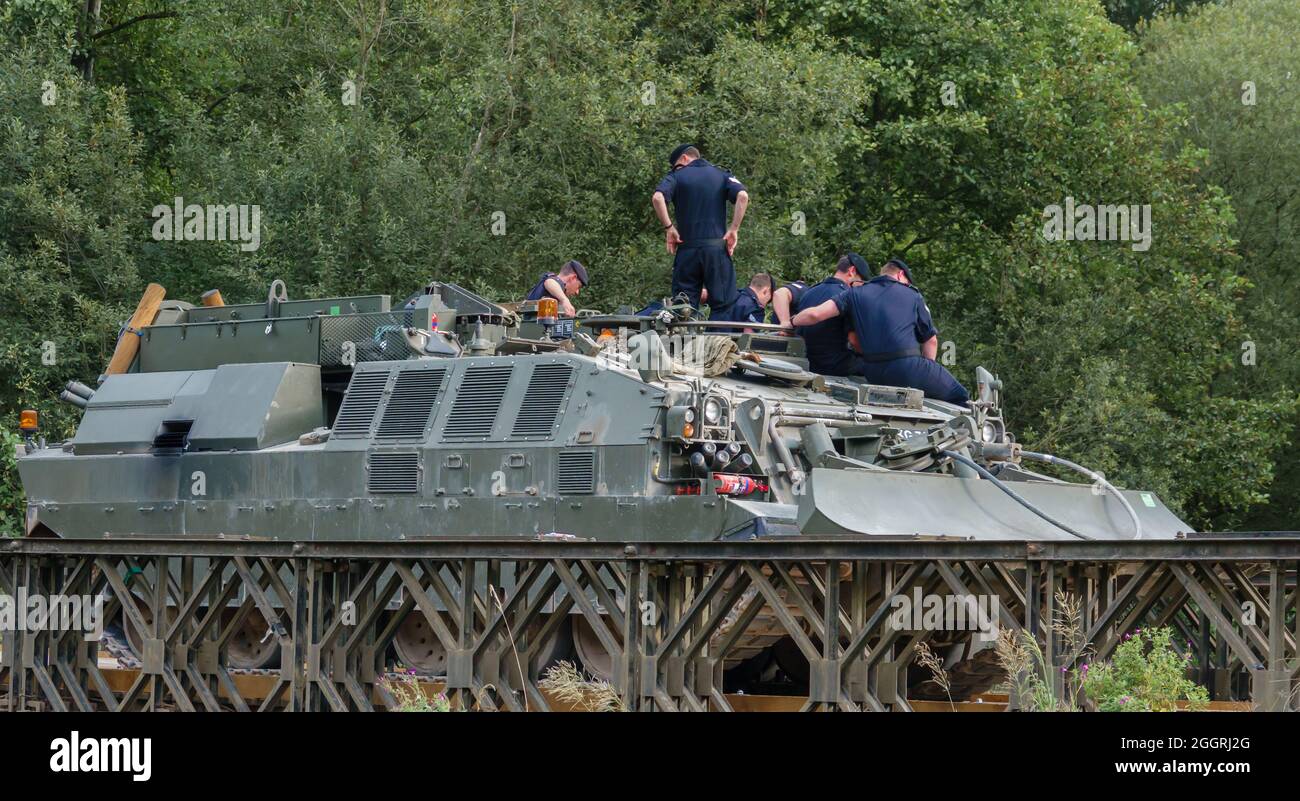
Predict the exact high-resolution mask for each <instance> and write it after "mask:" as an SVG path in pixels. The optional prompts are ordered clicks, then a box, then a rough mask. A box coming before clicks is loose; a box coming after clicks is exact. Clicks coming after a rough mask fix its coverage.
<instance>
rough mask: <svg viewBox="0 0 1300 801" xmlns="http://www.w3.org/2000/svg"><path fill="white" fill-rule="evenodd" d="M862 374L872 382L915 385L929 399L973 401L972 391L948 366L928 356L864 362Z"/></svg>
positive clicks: (960, 402) (902, 385) (898, 385)
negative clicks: (955, 376) (968, 389)
mask: <svg viewBox="0 0 1300 801" xmlns="http://www.w3.org/2000/svg"><path fill="white" fill-rule="evenodd" d="M862 374H863V375H864V376H866V379H867V381H869V382H871V383H872V384H886V385H888V386H891V387H912V388H913V389H919V390H921V391H922V392H924V393H925V396H926V397H927V398H934V399H935V400H941V401H947V402H948V403H955V404H957V405H959V406H961V405H964V404H965V403H966V402H967V401H969V400H970V393H969V392H967V391H966V388H965V387H963V386H962V385H961V384H960V383H959V382H958V381H957V379H955V378H953V376H952V373H950V372H948V370H947V368H945V367H944V366H943V365H942V364H939V363H938V362H936V361H934V360H932V359H927V358H925V357H924V356H904V357H903V358H901V359H890V360H889V361H887V362H863V365H862Z"/></svg>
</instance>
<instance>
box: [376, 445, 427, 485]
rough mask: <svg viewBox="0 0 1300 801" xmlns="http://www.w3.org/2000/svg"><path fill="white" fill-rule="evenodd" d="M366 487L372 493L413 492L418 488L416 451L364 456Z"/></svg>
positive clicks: (418, 467) (418, 465) (417, 456)
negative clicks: (366, 471) (366, 469)
mask: <svg viewBox="0 0 1300 801" xmlns="http://www.w3.org/2000/svg"><path fill="white" fill-rule="evenodd" d="M366 467H367V468H368V469H369V470H368V476H367V478H366V489H367V490H368V491H370V492H374V493H413V492H419V490H420V455H419V454H418V453H372V454H370V455H369V456H367V458H366Z"/></svg>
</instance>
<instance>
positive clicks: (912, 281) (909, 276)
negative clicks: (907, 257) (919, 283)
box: [885, 259, 916, 286]
mask: <svg viewBox="0 0 1300 801" xmlns="http://www.w3.org/2000/svg"><path fill="white" fill-rule="evenodd" d="M891 264H892V265H894V266H895V267H897V268H898V269H900V270H902V271H903V275H905V276H907V283H909V284H912V285H913V286H915V285H916V279H914V278H912V269H911V268H910V267H908V266H907V262H905V261H903V260H902V259H890V260H889V261H887V262H885V266H886V267H888V266H889V265H891Z"/></svg>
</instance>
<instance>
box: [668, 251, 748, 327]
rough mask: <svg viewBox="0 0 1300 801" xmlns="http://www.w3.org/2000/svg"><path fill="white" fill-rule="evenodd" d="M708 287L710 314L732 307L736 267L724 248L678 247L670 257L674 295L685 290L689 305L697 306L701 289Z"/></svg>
mask: <svg viewBox="0 0 1300 801" xmlns="http://www.w3.org/2000/svg"><path fill="white" fill-rule="evenodd" d="M701 289H707V290H709V309H710V317H713V318H717V317H718V316H719V314H721V313H723V312H726V310H727V309H729V308H731V304H733V303H735V302H736V268H735V266H734V265H732V263H731V256H728V255H727V249H726V247H721V246H717V245H702V246H701V245H687V246H683V247H678V248H677V255H676V257H674V258H673V297H677V293H678V292H685V293H686V296H687V297H688V298H690V299H691V305H692V306H694V307H695V308H697V309H698V308H699V307H700V290H701Z"/></svg>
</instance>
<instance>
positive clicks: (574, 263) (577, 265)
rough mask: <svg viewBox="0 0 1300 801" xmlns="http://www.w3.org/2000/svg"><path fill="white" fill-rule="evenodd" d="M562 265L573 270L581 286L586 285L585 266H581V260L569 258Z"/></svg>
mask: <svg viewBox="0 0 1300 801" xmlns="http://www.w3.org/2000/svg"><path fill="white" fill-rule="evenodd" d="M564 266H565V267H567V268H568V269H570V270H573V274H574V275H576V276H578V283H580V284H582V285H583V286H586V285H587V268H586V267H583V266H582V262H580V261H578V260H577V259H569V260H568V261H567V262H565V263H564Z"/></svg>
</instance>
